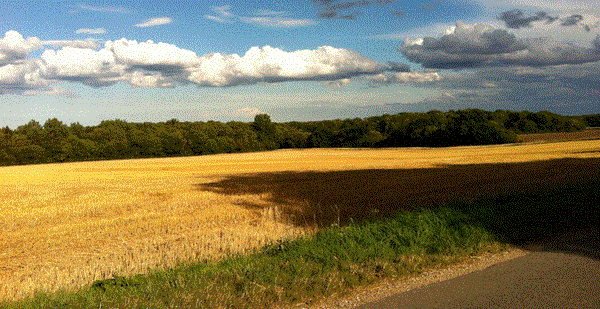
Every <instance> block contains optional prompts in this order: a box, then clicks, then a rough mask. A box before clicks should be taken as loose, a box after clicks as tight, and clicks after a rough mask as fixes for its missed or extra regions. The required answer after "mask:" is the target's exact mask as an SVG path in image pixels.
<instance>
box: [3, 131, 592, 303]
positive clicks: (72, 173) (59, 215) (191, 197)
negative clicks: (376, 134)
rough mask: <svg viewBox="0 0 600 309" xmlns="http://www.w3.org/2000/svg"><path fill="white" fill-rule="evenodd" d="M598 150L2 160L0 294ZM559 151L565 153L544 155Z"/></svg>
mask: <svg viewBox="0 0 600 309" xmlns="http://www.w3.org/2000/svg"><path fill="white" fill-rule="evenodd" d="M598 148H599V147H598V143H597V141H577V142H563V143H548V144H535V145H505V146H480V147H456V148H444V149H429V148H404V149H378V150H372V149H311V150H282V151H274V152H267V153H247V154H233V155H212V156H201V157H185V158H166V159H140V160H119V161H102V162H82V163H68V164H48V165H31V166H14V167H3V168H0V183H1V184H2V185H1V187H0V226H2V228H1V229H0V299H5V300H8V299H16V298H20V297H23V296H26V295H31V294H32V293H33V292H34V291H35V290H44V291H55V290H57V289H59V288H77V287H80V286H83V285H85V284H89V283H91V282H92V281H94V280H100V279H106V278H110V277H113V276H114V275H119V276H127V275H131V274H135V273H145V272H147V271H149V270H151V269H157V268H159V269H160V268H169V267H173V266H175V265H177V264H181V263H187V262H193V261H198V260H205V259H214V258H219V257H223V256H225V255H229V254H233V253H243V252H252V251H254V250H256V249H257V248H259V247H262V246H264V245H266V244H269V243H272V242H274V241H277V240H280V239H286V238H295V237H299V236H302V235H306V234H310V233H312V232H314V231H315V227H316V226H325V225H328V224H335V223H339V222H340V221H348V220H352V219H353V218H352V217H353V216H356V215H357V214H361V213H363V214H364V213H367V214H381V215H385V212H386V211H393V210H398V207H410V203H429V204H434V203H437V202H446V201H449V200H451V199H453V198H455V197H456V196H466V197H469V196H472V197H477V196H478V195H489V194H490V192H491V191H493V192H500V191H502V190H503V189H506V188H511V189H518V188H521V189H523V190H526V189H527V187H528V186H536V187H539V186H543V185H544V184H549V183H552V182H553V181H561V182H564V181H566V180H569V179H575V178H577V179H578V180H581V179H582V177H584V178H585V177H593V175H592V174H591V173H593V172H594V171H593V169H587V171H586V169H585V168H584V166H583V165H581V164H594V163H597V161H585V162H583V163H580V161H572V160H577V158H580V159H583V158H600V151H599V150H598ZM565 158H570V159H565ZM558 159H562V160H567V161H548V160H558ZM569 160H571V161H569ZM502 164H506V166H505V165H502ZM578 164H579V165H578ZM569 165H572V166H571V167H574V168H569ZM382 188H383V189H382Z"/></svg>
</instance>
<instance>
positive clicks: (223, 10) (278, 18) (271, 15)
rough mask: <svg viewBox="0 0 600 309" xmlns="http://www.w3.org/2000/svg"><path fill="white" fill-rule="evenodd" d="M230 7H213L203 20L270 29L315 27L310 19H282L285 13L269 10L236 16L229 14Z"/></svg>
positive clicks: (314, 23)
mask: <svg viewBox="0 0 600 309" xmlns="http://www.w3.org/2000/svg"><path fill="white" fill-rule="evenodd" d="M229 10H231V6H229V5H224V6H213V7H211V11H212V12H213V14H210V15H204V18H206V19H210V20H212V21H216V22H219V23H233V22H243V23H246V24H252V25H257V26H262V27H271V28H295V27H307V26H312V25H316V24H317V23H316V22H315V21H314V20H312V19H296V18H290V17H284V16H286V15H289V14H288V13H287V12H286V11H271V10H256V11H255V12H254V16H249V17H248V16H237V15H235V14H233V13H231V12H229Z"/></svg>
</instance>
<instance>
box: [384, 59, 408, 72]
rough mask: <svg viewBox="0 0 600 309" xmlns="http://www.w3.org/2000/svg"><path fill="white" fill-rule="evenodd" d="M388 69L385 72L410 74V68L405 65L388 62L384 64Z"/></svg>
mask: <svg viewBox="0 0 600 309" xmlns="http://www.w3.org/2000/svg"><path fill="white" fill-rule="evenodd" d="M386 64H387V66H388V68H387V71H390V72H410V66H409V65H408V64H406V63H400V62H393V61H388V62H386Z"/></svg>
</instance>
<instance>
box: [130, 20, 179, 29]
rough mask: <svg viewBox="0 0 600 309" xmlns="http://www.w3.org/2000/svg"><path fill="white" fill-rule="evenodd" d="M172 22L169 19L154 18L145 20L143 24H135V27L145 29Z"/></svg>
mask: <svg viewBox="0 0 600 309" xmlns="http://www.w3.org/2000/svg"><path fill="white" fill-rule="evenodd" d="M172 21H173V20H172V19H171V18H169V17H155V18H150V19H147V20H145V21H144V22H143V23H139V24H136V25H135V26H136V27H141V28H147V27H155V26H162V25H166V24H170V23H171V22H172Z"/></svg>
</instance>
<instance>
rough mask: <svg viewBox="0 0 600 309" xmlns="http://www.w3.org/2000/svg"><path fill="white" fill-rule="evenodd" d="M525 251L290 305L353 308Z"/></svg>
mask: <svg viewBox="0 0 600 309" xmlns="http://www.w3.org/2000/svg"><path fill="white" fill-rule="evenodd" d="M529 253H530V251H528V250H523V249H519V248H511V249H509V250H508V251H505V252H500V253H495V254H484V255H481V256H475V257H472V258H470V259H469V260H467V261H464V262H461V263H459V264H455V265H452V266H450V267H446V268H441V269H432V270H429V271H426V272H424V273H422V274H421V275H419V276H416V277H412V278H397V279H386V280H383V281H382V282H379V283H377V284H374V285H371V286H367V287H363V288H359V289H356V290H355V291H353V292H351V293H350V294H349V295H345V296H343V297H339V296H337V295H333V296H331V297H328V298H326V299H324V300H322V301H321V302H319V303H317V304H314V305H312V306H310V307H304V306H302V305H298V306H294V307H293V308H310V309H329V308H354V307H358V306H361V305H364V304H368V303H371V302H374V301H377V300H380V299H383V298H386V297H389V296H392V295H395V294H399V293H403V292H408V291H411V290H414V289H417V288H421V287H424V286H427V285H430V284H433V283H437V282H442V281H446V280H450V279H453V278H457V277H460V276H464V275H466V274H469V273H472V272H475V271H480V270H484V269H486V268H488V267H490V266H493V265H496V264H498V263H502V262H506V261H509V260H512V259H516V258H518V257H522V256H525V255H527V254H529Z"/></svg>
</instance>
